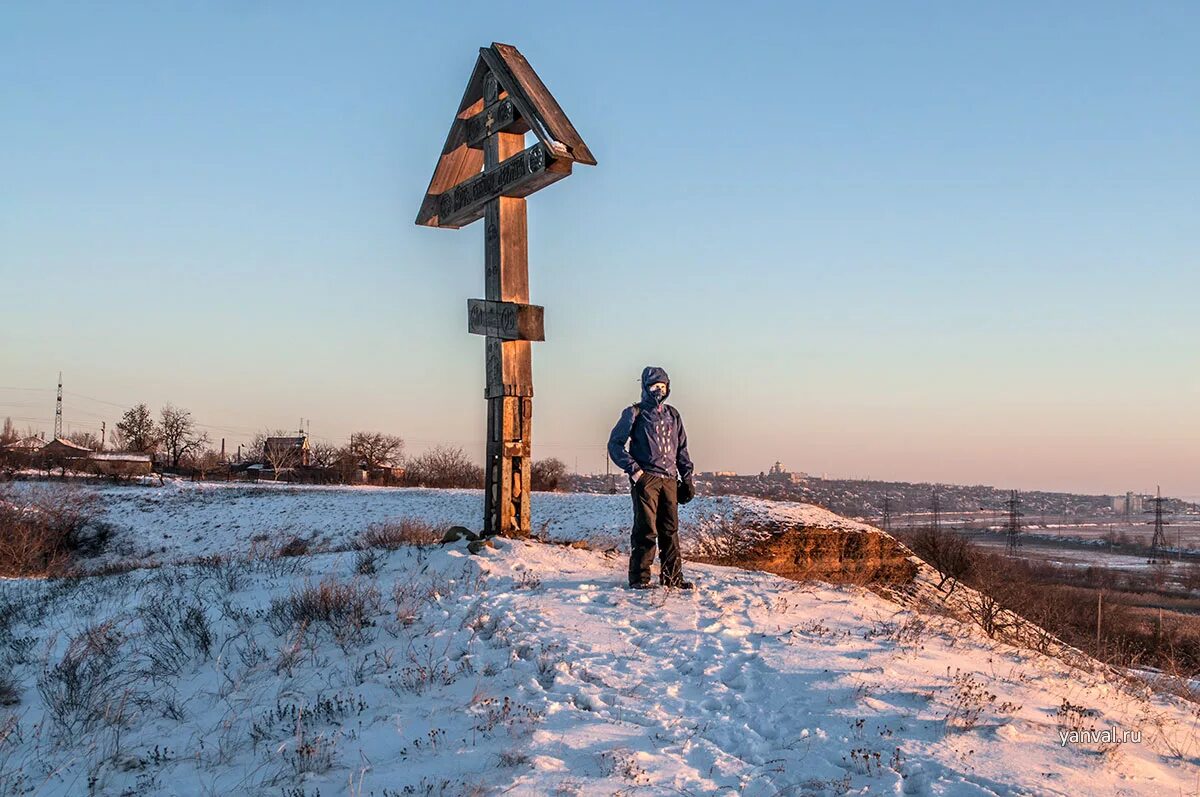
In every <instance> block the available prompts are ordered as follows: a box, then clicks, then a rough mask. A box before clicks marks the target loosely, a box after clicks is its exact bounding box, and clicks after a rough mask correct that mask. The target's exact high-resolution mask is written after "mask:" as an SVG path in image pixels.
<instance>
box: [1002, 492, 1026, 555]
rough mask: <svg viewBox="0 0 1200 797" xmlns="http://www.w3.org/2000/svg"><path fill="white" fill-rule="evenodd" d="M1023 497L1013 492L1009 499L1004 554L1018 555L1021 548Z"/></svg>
mask: <svg viewBox="0 0 1200 797" xmlns="http://www.w3.org/2000/svg"><path fill="white" fill-rule="evenodd" d="M1023 514H1024V513H1023V512H1022V511H1021V497H1020V495H1019V494H1018V493H1017V491H1016V490H1013V491H1012V492H1011V493H1010V494H1009V497H1008V527H1007V528H1006V529H1005V534H1004V552H1005V553H1008V554H1012V553H1016V552H1017V549H1018V548H1020V547H1021V515H1023Z"/></svg>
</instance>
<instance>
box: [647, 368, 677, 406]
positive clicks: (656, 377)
mask: <svg viewBox="0 0 1200 797" xmlns="http://www.w3.org/2000/svg"><path fill="white" fill-rule="evenodd" d="M655 382H666V383H667V395H668V396H670V395H671V377H669V376H667V372H666V370H664V369H662V368H659V367H658V366H657V365H647V366H646V367H645V368H643V369H642V401H647V402H653V401H654V397H653V396H651V395H650V386H651V385H653V384H654V383H655ZM663 401H666V398H665V397H664V398H663Z"/></svg>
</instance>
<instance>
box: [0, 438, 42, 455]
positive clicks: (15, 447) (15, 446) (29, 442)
mask: <svg viewBox="0 0 1200 797" xmlns="http://www.w3.org/2000/svg"><path fill="white" fill-rule="evenodd" d="M45 447H46V440H45V438H42V437H38V436H37V435H30V436H29V437H25V438H22V439H20V440H17V441H15V442H12V443H9V444H8V445H6V446H5V447H4V450H5V451H11V452H13V453H14V454H36V453H37V452H38V451H41V450H42V449H43V448H45Z"/></svg>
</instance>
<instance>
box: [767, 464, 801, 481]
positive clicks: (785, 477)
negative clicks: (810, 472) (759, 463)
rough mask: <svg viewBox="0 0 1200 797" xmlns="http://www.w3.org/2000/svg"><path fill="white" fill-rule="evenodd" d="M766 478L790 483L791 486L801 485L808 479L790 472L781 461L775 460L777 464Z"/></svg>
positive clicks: (768, 472)
mask: <svg viewBox="0 0 1200 797" xmlns="http://www.w3.org/2000/svg"><path fill="white" fill-rule="evenodd" d="M766 476H767V478H768V479H771V480H772V481H780V482H788V483H789V484H799V483H800V482H802V481H804V479H805V478H806V477H805V474H803V473H791V472H789V471H788V469H787V467H786V466H785V465H784V464H783V463H782V462H780V461H779V460H775V464H774V465H772V466H771V469H770V470H769V471H767V474H766Z"/></svg>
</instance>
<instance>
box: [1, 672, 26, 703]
mask: <svg viewBox="0 0 1200 797" xmlns="http://www.w3.org/2000/svg"><path fill="white" fill-rule="evenodd" d="M20 702H21V692H20V690H19V689H18V688H17V682H16V680H15V679H14V678H13V675H12V673H7V672H0V706H15V705H17V704H18V703H20Z"/></svg>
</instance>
